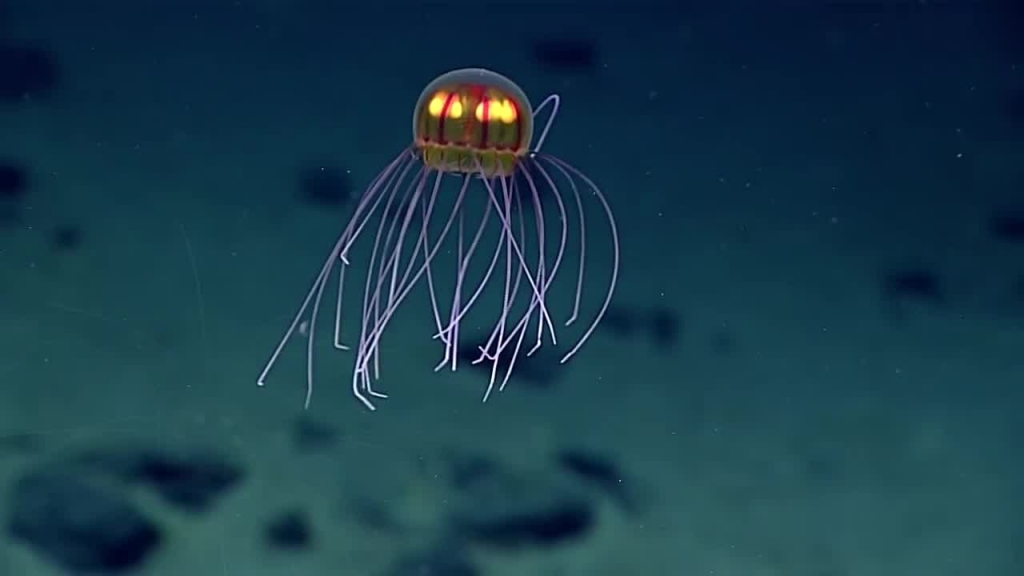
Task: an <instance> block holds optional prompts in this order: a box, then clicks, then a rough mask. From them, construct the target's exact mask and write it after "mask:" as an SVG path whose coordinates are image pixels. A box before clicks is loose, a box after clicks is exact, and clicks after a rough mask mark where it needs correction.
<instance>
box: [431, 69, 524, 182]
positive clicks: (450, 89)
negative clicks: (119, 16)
mask: <svg viewBox="0 0 1024 576" xmlns="http://www.w3.org/2000/svg"><path fill="white" fill-rule="evenodd" d="M532 136H533V110H532V108H531V106H530V100H529V99H528V98H527V97H526V94H524V93H523V91H522V89H520V88H519V86H517V85H516V84H515V83H514V82H512V81H511V80H509V79H508V78H506V77H504V76H502V75H501V74H498V73H497V72H492V71H490V70H485V69H483V68H464V69H461V70H453V71H451V72H448V73H446V74H442V75H441V76H438V77H437V78H436V79H435V80H434V81H433V82H431V83H430V84H428V85H427V87H426V88H424V90H423V92H422V93H421V94H420V97H419V100H417V102H416V108H415V113H414V114H413V141H414V146H415V147H416V149H417V150H418V151H419V152H420V154H422V158H423V163H424V164H425V165H427V166H429V167H431V168H434V169H436V170H441V171H446V172H454V173H462V174H478V175H480V176H482V177H485V178H491V177H494V176H511V175H512V172H513V171H514V170H515V167H516V163H517V162H518V161H519V159H520V158H522V157H523V156H526V155H527V154H529V153H530V139H531V137H532Z"/></svg>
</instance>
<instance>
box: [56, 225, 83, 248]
mask: <svg viewBox="0 0 1024 576" xmlns="http://www.w3.org/2000/svg"><path fill="white" fill-rule="evenodd" d="M81 245H82V229H81V228H79V227H78V226H75V225H71V224H67V225H63V226H58V227H56V228H54V229H53V231H52V232H50V247H51V248H53V249H54V250H55V251H57V252H68V251H72V250H76V249H78V248H79V247H81Z"/></svg>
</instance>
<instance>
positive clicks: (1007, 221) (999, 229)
mask: <svg viewBox="0 0 1024 576" xmlns="http://www.w3.org/2000/svg"><path fill="white" fill-rule="evenodd" d="M988 230H989V232H990V233H991V234H992V237H993V238H995V239H996V240H999V241H1000V242H1009V243H1014V244H1017V243H1024V211H1019V212H1014V211H1009V210H1007V211H1001V212H999V213H997V214H993V215H992V217H991V218H989V221H988Z"/></svg>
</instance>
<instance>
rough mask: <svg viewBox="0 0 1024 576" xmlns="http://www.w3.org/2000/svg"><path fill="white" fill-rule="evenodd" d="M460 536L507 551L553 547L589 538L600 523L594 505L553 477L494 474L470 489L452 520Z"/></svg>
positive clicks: (462, 498) (461, 499) (581, 494)
mask: <svg viewBox="0 0 1024 576" xmlns="http://www.w3.org/2000/svg"><path fill="white" fill-rule="evenodd" d="M450 520H451V522H452V526H453V527H454V529H455V530H456V533H457V534H459V535H461V536H463V537H465V538H467V539H469V540H473V541H477V542H480V543H483V544H486V545H489V546H493V547H497V548H506V549H521V548H524V547H541V548H544V547H551V546H557V545H562V544H566V543H569V542H574V541H576V540H578V539H581V538H583V537H584V536H586V535H587V534H588V533H589V532H590V531H591V530H592V529H593V527H594V525H595V524H596V523H597V515H596V512H595V510H594V507H593V504H592V502H590V500H589V499H587V498H586V497H585V495H584V494H583V493H582V492H581V491H579V490H574V489H572V488H571V487H569V486H567V485H565V484H563V483H560V482H557V481H556V480H555V479H554V478H547V477H526V476H522V475H513V474H510V473H508V472H504V471H500V472H499V471H496V472H494V473H490V474H486V475H484V476H482V477H480V478H479V479H478V480H477V482H475V483H474V485H473V486H470V487H467V489H466V490H464V491H463V492H462V494H461V496H460V498H458V501H457V502H456V503H455V505H454V506H453V511H452V515H451V518H450Z"/></svg>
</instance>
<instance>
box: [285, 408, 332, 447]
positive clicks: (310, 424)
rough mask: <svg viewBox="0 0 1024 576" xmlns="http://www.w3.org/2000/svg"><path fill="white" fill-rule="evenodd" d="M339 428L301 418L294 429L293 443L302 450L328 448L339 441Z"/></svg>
mask: <svg viewBox="0 0 1024 576" xmlns="http://www.w3.org/2000/svg"><path fill="white" fill-rule="evenodd" d="M337 441H338V430H337V429H336V428H335V427H334V426H331V425H330V424H325V423H323V422H316V421H314V420H311V419H309V418H305V417H303V418H299V419H298V420H296V421H295V426H294V428H293V429H292V444H293V445H294V446H295V449H296V450H299V451H301V452H316V451H319V450H327V449H330V448H332V447H334V445H335V444H336V443H337Z"/></svg>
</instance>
